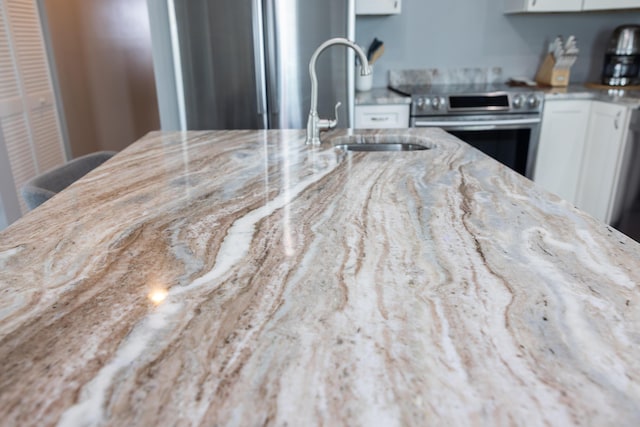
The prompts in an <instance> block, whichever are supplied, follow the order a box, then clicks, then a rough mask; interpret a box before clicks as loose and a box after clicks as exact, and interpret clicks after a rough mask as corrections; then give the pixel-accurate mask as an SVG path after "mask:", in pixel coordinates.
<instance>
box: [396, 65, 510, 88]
mask: <svg viewBox="0 0 640 427" xmlns="http://www.w3.org/2000/svg"><path fill="white" fill-rule="evenodd" d="M504 81H505V78H504V76H503V75H502V68H501V67H489V68H470V67H468V68H444V69H442V68H424V69H416V70H389V85H390V86H393V87H397V86H403V85H420V86H431V85H456V84H465V85H470V84H495V83H504Z"/></svg>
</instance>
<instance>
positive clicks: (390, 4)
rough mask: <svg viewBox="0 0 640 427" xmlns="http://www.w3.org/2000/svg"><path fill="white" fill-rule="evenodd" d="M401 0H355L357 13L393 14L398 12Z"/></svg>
mask: <svg viewBox="0 0 640 427" xmlns="http://www.w3.org/2000/svg"><path fill="white" fill-rule="evenodd" d="M401 7H402V2H401V0H356V14H358V15H393V14H397V13H400V10H401Z"/></svg>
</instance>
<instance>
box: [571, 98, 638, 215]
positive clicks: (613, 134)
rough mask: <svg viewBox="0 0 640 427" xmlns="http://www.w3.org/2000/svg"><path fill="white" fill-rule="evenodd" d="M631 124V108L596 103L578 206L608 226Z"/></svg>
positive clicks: (588, 131)
mask: <svg viewBox="0 0 640 427" xmlns="http://www.w3.org/2000/svg"><path fill="white" fill-rule="evenodd" d="M628 120H629V109H628V107H627V106H624V105H618V104H613V103H608V102H600V101H593V103H592V106H591V114H590V117H589V127H588V129H587V138H586V140H585V146H584V153H583V156H582V167H581V172H580V179H579V182H578V192H577V198H576V206H577V207H578V208H580V209H582V210H584V211H586V212H588V213H590V214H591V215H593V216H594V217H596V218H597V219H599V220H601V221H603V222H605V223H607V224H609V223H610V222H611V220H612V206H613V202H614V195H615V194H616V191H617V186H618V184H619V180H620V169H621V165H622V160H623V159H622V157H623V156H622V153H623V152H624V148H625V142H626V137H627V129H628Z"/></svg>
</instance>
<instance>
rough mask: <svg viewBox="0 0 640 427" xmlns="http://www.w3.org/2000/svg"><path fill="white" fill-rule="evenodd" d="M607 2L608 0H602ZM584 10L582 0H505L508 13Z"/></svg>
mask: <svg viewBox="0 0 640 427" xmlns="http://www.w3.org/2000/svg"><path fill="white" fill-rule="evenodd" d="M600 1H601V2H605V1H606V0H600ZM580 10H582V0H505V11H506V12H507V13H517V12H571V11H573V12H576V11H580Z"/></svg>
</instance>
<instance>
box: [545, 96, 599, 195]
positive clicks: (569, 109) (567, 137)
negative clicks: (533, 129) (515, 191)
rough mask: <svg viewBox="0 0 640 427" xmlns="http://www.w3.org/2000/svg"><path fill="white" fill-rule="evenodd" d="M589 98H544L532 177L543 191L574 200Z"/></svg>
mask: <svg viewBox="0 0 640 427" xmlns="http://www.w3.org/2000/svg"><path fill="white" fill-rule="evenodd" d="M590 108H591V101H589V100H576V101H570V100H559V101H546V102H545V105H544V113H543V116H542V127H541V129H540V143H539V145H538V155H537V157H536V167H535V169H534V173H533V179H534V181H535V182H536V183H538V184H539V185H541V186H542V187H543V188H544V189H546V190H547V191H550V192H552V193H555V194H557V195H559V196H560V197H562V198H563V199H566V200H568V201H570V202H572V203H575V201H576V191H577V188H578V178H579V176H580V168H581V159H582V151H583V147H584V141H585V138H586V135H587V126H588V124H589V111H590Z"/></svg>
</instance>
